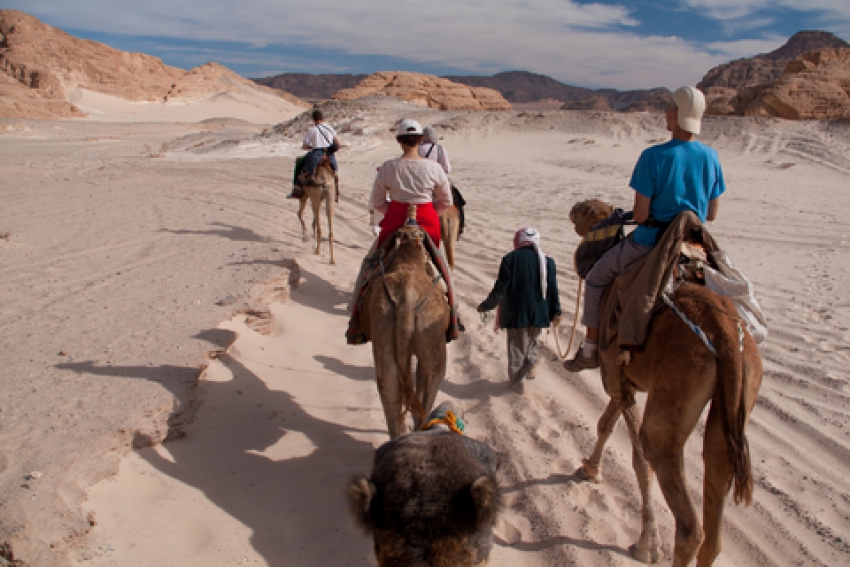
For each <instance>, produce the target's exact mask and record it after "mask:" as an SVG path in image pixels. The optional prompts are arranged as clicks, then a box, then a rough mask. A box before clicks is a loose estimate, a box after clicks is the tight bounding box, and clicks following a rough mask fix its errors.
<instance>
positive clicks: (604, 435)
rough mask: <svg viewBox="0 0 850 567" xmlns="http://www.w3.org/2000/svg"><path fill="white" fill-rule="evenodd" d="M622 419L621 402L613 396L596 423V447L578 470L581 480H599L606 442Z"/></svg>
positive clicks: (577, 473) (577, 474)
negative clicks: (618, 421)
mask: <svg viewBox="0 0 850 567" xmlns="http://www.w3.org/2000/svg"><path fill="white" fill-rule="evenodd" d="M619 419H620V402H619V400H615V399H614V398H611V399H610V400H609V401H608V405H607V406H606V407H605V411H604V412H602V416H601V417H600V418H599V422H598V423H597V424H596V447H594V448H593V453H592V454H591V455H590V457H588V458H586V459H583V460H582V466H580V467H579V468H578V470H577V471H576V476H578V477H579V478H580V479H581V480H586V481H589V482H599V468H600V466H601V464H602V453H603V452H604V451H605V443H607V442H608V438H609V437H611V433H612V432H613V431H614V426H615V425H617V420H619Z"/></svg>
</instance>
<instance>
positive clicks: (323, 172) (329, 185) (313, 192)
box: [298, 157, 339, 264]
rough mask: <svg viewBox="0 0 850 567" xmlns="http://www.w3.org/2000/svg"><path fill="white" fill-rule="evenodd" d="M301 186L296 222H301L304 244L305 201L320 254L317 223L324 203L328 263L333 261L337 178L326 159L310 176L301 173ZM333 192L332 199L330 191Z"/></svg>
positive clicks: (320, 240) (318, 225)
mask: <svg viewBox="0 0 850 567" xmlns="http://www.w3.org/2000/svg"><path fill="white" fill-rule="evenodd" d="M298 178H299V181H300V182H301V186H302V187H303V188H304V196H303V197H301V199H300V202H299V204H298V220H299V221H301V234H302V235H303V238H304V242H307V241H308V240H310V237H309V236H308V235H307V226H306V225H305V224H304V209H305V208H306V207H307V201H308V200H309V201H310V204H311V205H312V207H313V236H315V237H316V252H315V253H316V254H321V253H322V224H321V223H320V222H319V209H320V208H321V206H322V201H325V206H326V207H327V214H328V250H329V252H330V263H331V264H335V263H336V262H335V261H334V203H336V202H338V201H339V178H338V177H337V175H336V172H335V171H334V170H333V167H332V166H331V162H330V160H329V159H328V158H327V157H323V158H322V160H321V161H320V162H319V164H318V165H317V166H316V171H314V172H313V174H312V175H306V174H305V173H302V174H301V175H299V176H298ZM332 190H333V192H334V193H333V198H331V191H332Z"/></svg>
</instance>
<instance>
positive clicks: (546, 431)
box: [535, 425, 561, 441]
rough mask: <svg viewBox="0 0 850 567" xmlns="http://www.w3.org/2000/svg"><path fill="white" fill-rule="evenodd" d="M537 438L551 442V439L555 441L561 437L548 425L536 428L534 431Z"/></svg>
mask: <svg viewBox="0 0 850 567" xmlns="http://www.w3.org/2000/svg"><path fill="white" fill-rule="evenodd" d="M535 433H536V434H537V436H538V437H540V438H541V439H545V440H546V441H552V440H553V439H557V438H558V437H560V436H561V433H560V432H559V431H558V430H557V429H554V428H552V427H550V426H548V425H544V426H542V427H539V428H537V431H535Z"/></svg>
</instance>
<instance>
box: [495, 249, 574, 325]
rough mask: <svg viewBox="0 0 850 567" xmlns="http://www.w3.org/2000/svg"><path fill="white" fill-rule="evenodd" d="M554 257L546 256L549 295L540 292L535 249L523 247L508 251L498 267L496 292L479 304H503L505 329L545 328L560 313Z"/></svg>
mask: <svg viewBox="0 0 850 567" xmlns="http://www.w3.org/2000/svg"><path fill="white" fill-rule="evenodd" d="M555 276H556V272H555V260H553V259H552V258H548V257H547V258H546V279H547V280H548V281H547V286H546V295H548V297H547V298H545V299H544V298H543V297H542V294H541V293H540V261H539V260H538V258H537V252H535V251H534V248H531V247H523V248H519V249H517V250H514V251H513V252H511V253H510V254H506V255H505V256H504V257H503V258H502V263H501V265H500V266H499V276H498V278H497V279H496V284H495V285H494V286H493V291H491V292H490V295H488V296H487V299H485V300H484V301H483V302H482V303H481V305H480V306H479V307H480V309H481V310H482V311H490V310H491V309H493V308H494V307H496V305H499V304H501V309H500V313H499V325H500V326H501V327H502V328H503V329H521V328H523V327H538V328H540V329H545V328H546V327H548V326H549V322H550V321H552V319H553V318H554V317H555V315H560V314H561V300H560V298H559V296H558V282H557V279H556V277H555Z"/></svg>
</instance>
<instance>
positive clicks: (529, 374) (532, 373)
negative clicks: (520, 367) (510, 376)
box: [525, 364, 537, 380]
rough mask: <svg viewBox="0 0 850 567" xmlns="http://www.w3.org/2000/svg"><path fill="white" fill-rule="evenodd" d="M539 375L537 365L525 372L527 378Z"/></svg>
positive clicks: (532, 378)
mask: <svg viewBox="0 0 850 567" xmlns="http://www.w3.org/2000/svg"><path fill="white" fill-rule="evenodd" d="M536 377H537V365H536V364H535V365H534V366H532V367H531V370H529V371H528V372H526V373H525V379H526V380H534V379H535V378H536Z"/></svg>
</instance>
